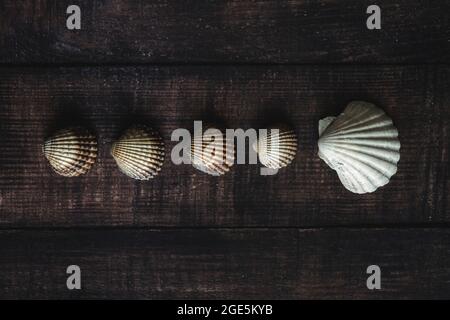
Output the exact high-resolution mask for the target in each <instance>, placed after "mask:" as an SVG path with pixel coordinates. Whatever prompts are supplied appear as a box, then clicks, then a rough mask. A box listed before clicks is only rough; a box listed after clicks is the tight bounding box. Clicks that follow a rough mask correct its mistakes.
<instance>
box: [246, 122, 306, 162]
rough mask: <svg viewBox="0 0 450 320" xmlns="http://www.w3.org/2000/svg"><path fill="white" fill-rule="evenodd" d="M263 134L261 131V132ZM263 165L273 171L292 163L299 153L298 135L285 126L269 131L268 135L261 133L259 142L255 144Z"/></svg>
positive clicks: (275, 127)
mask: <svg viewBox="0 0 450 320" xmlns="http://www.w3.org/2000/svg"><path fill="white" fill-rule="evenodd" d="M260 132H261V131H260ZM253 149H254V150H255V151H256V152H257V153H258V158H259V161H260V162H261V164H262V165H263V166H265V167H267V168H271V169H281V168H283V167H285V166H287V165H288V164H290V163H291V162H292V160H294V158H295V154H296V153H297V135H296V134H295V132H294V130H292V129H291V128H289V127H288V126H285V125H279V126H274V127H271V128H270V129H267V134H262V135H261V133H260V136H259V138H258V141H256V143H255V144H253Z"/></svg>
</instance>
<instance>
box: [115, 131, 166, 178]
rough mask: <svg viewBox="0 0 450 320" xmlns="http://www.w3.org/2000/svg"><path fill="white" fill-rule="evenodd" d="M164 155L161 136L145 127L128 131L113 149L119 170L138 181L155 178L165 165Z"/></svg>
mask: <svg viewBox="0 0 450 320" xmlns="http://www.w3.org/2000/svg"><path fill="white" fill-rule="evenodd" d="M164 154H165V153H164V142H163V140H162V138H161V136H160V135H159V134H158V133H157V132H156V131H154V130H153V129H151V128H149V127H147V126H143V125H136V126H132V127H131V128H129V129H127V130H126V131H125V132H124V133H123V134H122V136H121V137H120V138H119V139H118V140H117V141H116V142H114V144H113V145H112V148H111V155H112V156H113V158H114V159H115V160H116V163H117V165H118V166H119V169H120V170H121V171H122V172H123V173H124V174H126V175H127V176H129V177H131V178H133V179H137V180H149V179H151V178H153V177H155V176H156V175H157V174H158V173H159V171H160V170H161V167H162V165H163V163H164Z"/></svg>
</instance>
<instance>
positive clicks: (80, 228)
mask: <svg viewBox="0 0 450 320" xmlns="http://www.w3.org/2000/svg"><path fill="white" fill-rule="evenodd" d="M364 229H367V230H376V229H393V230H396V229H397V230H407V229H410V230H412V229H416V230H432V229H433V230H439V229H443V230H445V229H449V230H450V223H443V224H380V225H364V224H359V225H351V226H332V225H315V226H308V227H298V226H239V227H226V226H224V227H221V226H217V227H214V226H182V227H181V226H69V227H62V226H57V227H47V226H45V227H41V226H28V227H5V226H1V227H0V232H2V231H24V232H26V231H102V230H103V231H131V230H135V231H171V230H173V231H177V230H180V231H181V230H216V231H219V230H364Z"/></svg>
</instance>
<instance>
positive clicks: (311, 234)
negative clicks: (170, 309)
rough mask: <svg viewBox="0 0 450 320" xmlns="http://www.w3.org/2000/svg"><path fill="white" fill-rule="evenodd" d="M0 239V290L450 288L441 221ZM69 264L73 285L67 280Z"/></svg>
mask: <svg viewBox="0 0 450 320" xmlns="http://www.w3.org/2000/svg"><path fill="white" fill-rule="evenodd" d="M0 243H2V245H1V246H0V255H1V257H2V259H0V270H1V277H0V288H1V290H0V298H3V299H5V298H10V299H11V298H27V299H36V298H41V299H42V298H50V299H72V298H107V299H118V298H120V299H124V298H130V299H144V298H145V299H164V298H170V299H177V298H178V299H198V298H206V299H231V298H233V299H287V298H288V299H311V298H352V299H381V298H390V299H391V298H394V299H407V298H410V299H411V298H427V299H428V298H439V299H448V298H450V289H449V285H448V284H449V283H450V272H449V267H448V266H449V263H450V261H449V257H450V247H449V243H450V231H448V230H442V229H441V230H439V229H434V230H433V229H423V230H414V229H410V230H400V229H374V230H367V229H345V228H344V229H332V230H324V229H317V230H297V229H276V230H273V229H272V230H267V229H251V230H249V229H241V230H231V229H228V230H218V229H216V230H207V229H202V230H164V231H162V230H147V231H145V230H120V231H119V230H116V231H108V230H93V231H88V230H84V231H82V230H78V231H76V230H60V231H1V232H0ZM71 264H77V265H79V266H80V268H81V272H82V290H81V291H69V290H67V288H66V277H67V275H66V273H65V272H66V268H67V266H68V265H71ZM372 264H376V265H379V266H380V268H381V270H382V283H381V286H382V289H381V290H379V291H371V290H368V289H367V287H366V279H367V276H368V275H367V274H366V268H367V267H368V266H369V265H372Z"/></svg>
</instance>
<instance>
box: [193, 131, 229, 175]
mask: <svg viewBox="0 0 450 320" xmlns="http://www.w3.org/2000/svg"><path fill="white" fill-rule="evenodd" d="M190 157H191V163H192V166H193V167H194V168H196V169H198V170H200V171H202V172H205V173H207V174H210V175H213V176H220V175H223V174H225V173H227V172H228V171H229V170H230V168H231V166H232V165H233V163H234V141H230V140H228V139H227V138H226V135H225V133H222V132H221V131H220V130H219V129H216V128H214V127H209V128H208V129H207V130H205V132H204V133H203V136H201V135H198V136H196V135H194V136H193V139H192V143H191V153H190Z"/></svg>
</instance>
